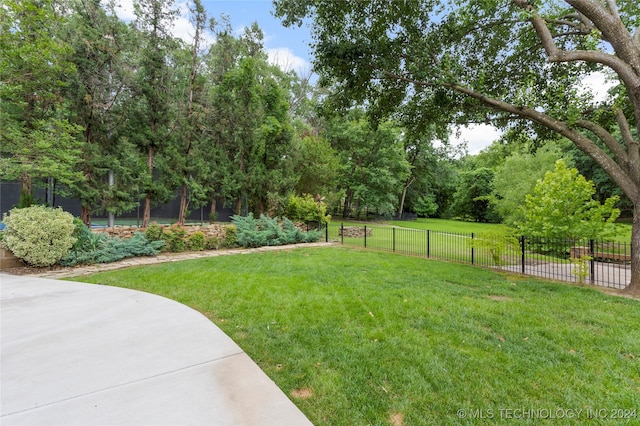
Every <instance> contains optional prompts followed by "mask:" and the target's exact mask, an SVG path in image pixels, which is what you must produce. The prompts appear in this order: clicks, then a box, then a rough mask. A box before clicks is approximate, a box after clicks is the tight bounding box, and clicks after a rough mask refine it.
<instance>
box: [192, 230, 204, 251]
mask: <svg viewBox="0 0 640 426" xmlns="http://www.w3.org/2000/svg"><path fill="white" fill-rule="evenodd" d="M205 246H206V236H205V235H204V232H202V231H196V232H194V233H193V234H191V236H190V237H189V248H190V249H191V250H193V251H202V250H204V249H205Z"/></svg>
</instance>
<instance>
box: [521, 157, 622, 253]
mask: <svg viewBox="0 0 640 426" xmlns="http://www.w3.org/2000/svg"><path fill="white" fill-rule="evenodd" d="M595 192H596V190H595V186H594V184H593V182H591V181H588V180H586V179H585V177H584V176H582V175H581V174H579V173H578V169H575V168H572V169H570V168H568V167H567V166H566V164H565V163H564V161H562V160H558V161H556V165H555V170H554V171H550V172H547V173H546V174H545V176H544V179H541V180H539V181H538V183H537V184H536V186H535V188H534V189H533V193H531V194H528V195H527V197H526V200H525V205H524V212H523V217H524V222H522V223H518V224H517V228H518V230H519V231H520V233H521V234H523V235H526V236H530V237H541V238H550V239H562V240H577V239H600V238H606V237H608V236H611V235H613V234H615V232H616V228H615V223H614V222H615V220H616V219H617V218H618V215H619V214H620V210H618V209H617V208H615V204H616V202H618V200H619V198H618V197H617V196H613V197H611V198H608V199H607V200H605V202H604V203H602V204H601V203H600V202H599V201H597V200H594V199H593V195H594V194H595Z"/></svg>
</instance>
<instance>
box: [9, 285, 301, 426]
mask: <svg viewBox="0 0 640 426" xmlns="http://www.w3.org/2000/svg"><path fill="white" fill-rule="evenodd" d="M0 332H1V334H0V338H1V342H0V343H1V346H0V350H1V367H0V368H1V370H0V399H1V409H0V423H2V424H3V425H18V424H29V425H37V424H65V425H74V424H78V425H79V424H83V425H86V424H92V425H99V424H105V425H106V424H108V425H129V424H131V425H139V424H148V425H177V424H180V425H188V424H197V425H259V426H262V425H274V426H284V425H292V426H293V425H310V424H311V422H309V420H308V419H307V418H306V417H305V416H304V415H303V414H302V412H301V411H300V410H299V409H298V408H297V407H296V406H295V405H294V404H293V403H292V402H291V401H290V400H289V399H288V398H287V396H286V395H285V394H284V393H283V392H282V391H281V390H280V389H279V388H278V387H277V386H276V385H275V383H274V382H273V381H272V380H271V379H269V378H268V377H267V376H266V374H264V372H263V371H262V370H260V368H259V367H258V366H257V365H256V364H255V363H254V362H253V361H252V360H251V359H250V358H249V357H248V356H247V355H246V354H245V353H244V352H243V351H242V350H241V349H240V347H239V346H238V345H236V344H235V343H234V342H233V341H232V340H231V339H230V338H229V337H228V336H227V335H225V334H224V333H223V332H222V331H221V330H220V329H219V328H218V327H217V326H215V324H213V323H212V322H211V321H209V319H207V318H206V317H205V316H204V315H202V314H200V313H199V312H197V311H195V310H193V309H191V308H189V307H187V306H184V305H182V304H180V303H178V302H175V301H172V300H169V299H166V298H163V297H160V296H156V295H153V294H149V293H144V292H139V291H134V290H127V289H123V288H117V287H108V286H101V285H93V284H84V283H75V282H65V281H56V280H49V279H41V278H33V277H22V276H11V275H6V274H0Z"/></svg>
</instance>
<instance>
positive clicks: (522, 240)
mask: <svg viewBox="0 0 640 426" xmlns="http://www.w3.org/2000/svg"><path fill="white" fill-rule="evenodd" d="M520 250H521V255H522V256H521V257H522V273H523V274H524V273H525V272H524V235H523V236H521V237H520Z"/></svg>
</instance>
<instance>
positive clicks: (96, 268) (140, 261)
mask: <svg viewBox="0 0 640 426" xmlns="http://www.w3.org/2000/svg"><path fill="white" fill-rule="evenodd" d="M334 245H335V243H331V242H329V243H325V242H316V243H300V244H288V245H284V246H264V247H258V248H247V249H245V248H239V249H227V250H205V251H190V252H184V253H161V254H158V255H156V256H141V257H130V258H127V259H122V260H118V261H117V262H111V263H98V264H94V265H80V266H75V267H68V268H62V269H58V270H55V271H46V272H37V273H33V274H24V275H25V276H30V277H37V278H51V279H60V278H71V277H78V276H82V275H89V274H93V273H96V272H104V271H114V270H117V269H124V268H129V267H132V266H142V265H156V264H159V263H168V262H179V261H181V260H189V259H201V258H205V257H216V256H228V255H234V254H248V253H259V252H266V251H275V250H290V249H295V248H305V247H330V246H334Z"/></svg>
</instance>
